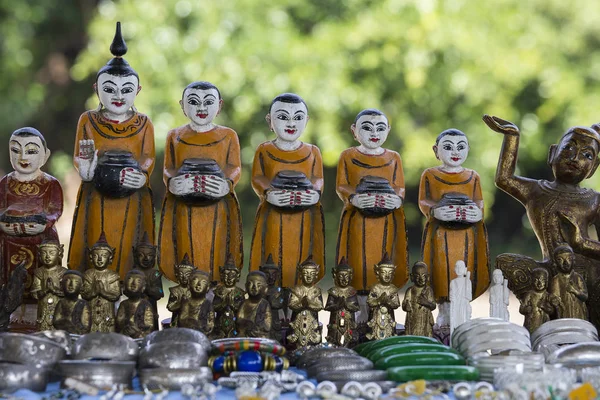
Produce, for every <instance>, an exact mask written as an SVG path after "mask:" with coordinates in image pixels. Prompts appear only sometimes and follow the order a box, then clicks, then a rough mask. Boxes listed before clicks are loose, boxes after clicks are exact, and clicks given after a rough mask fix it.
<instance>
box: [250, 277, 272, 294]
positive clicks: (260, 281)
mask: <svg viewBox="0 0 600 400" xmlns="http://www.w3.org/2000/svg"><path fill="white" fill-rule="evenodd" d="M266 290H267V281H266V280H265V279H264V278H263V277H262V276H259V275H252V276H250V277H248V280H247V281H246V291H247V292H248V295H250V296H252V297H257V296H260V295H264V293H265V292H266Z"/></svg>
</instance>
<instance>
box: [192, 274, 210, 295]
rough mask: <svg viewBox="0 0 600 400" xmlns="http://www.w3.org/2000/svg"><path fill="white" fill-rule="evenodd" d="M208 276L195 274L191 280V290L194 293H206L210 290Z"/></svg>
mask: <svg viewBox="0 0 600 400" xmlns="http://www.w3.org/2000/svg"><path fill="white" fill-rule="evenodd" d="M208 287H209V282H208V277H207V276H204V275H199V274H198V275H194V276H193V277H192V280H191V282H190V291H191V292H192V293H194V294H206V292H208Z"/></svg>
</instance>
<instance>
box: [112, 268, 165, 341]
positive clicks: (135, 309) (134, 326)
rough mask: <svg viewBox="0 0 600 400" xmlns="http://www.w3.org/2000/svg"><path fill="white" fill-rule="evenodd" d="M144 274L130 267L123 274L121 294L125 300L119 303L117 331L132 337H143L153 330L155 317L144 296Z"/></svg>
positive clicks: (150, 305)
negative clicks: (123, 281)
mask: <svg viewBox="0 0 600 400" xmlns="http://www.w3.org/2000/svg"><path fill="white" fill-rule="evenodd" d="M145 290H146V275H145V274H144V273H143V272H142V271H139V270H136V269H132V270H131V271H129V272H128V273H127V275H125V284H124V285H123V294H124V295H125V296H127V300H123V301H122V302H121V304H119V310H118V311H117V332H119V333H122V334H123V335H127V336H129V337H132V338H134V339H139V338H143V337H144V336H146V335H148V334H149V333H150V332H152V331H153V330H154V321H155V320H156V319H157V317H156V313H155V312H154V307H153V306H152V304H151V303H150V301H148V299H146V298H145V297H144V291H145Z"/></svg>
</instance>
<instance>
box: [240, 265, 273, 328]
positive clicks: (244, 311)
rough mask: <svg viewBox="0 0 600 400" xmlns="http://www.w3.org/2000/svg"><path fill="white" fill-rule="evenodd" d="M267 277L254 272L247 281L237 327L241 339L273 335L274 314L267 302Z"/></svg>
mask: <svg viewBox="0 0 600 400" xmlns="http://www.w3.org/2000/svg"><path fill="white" fill-rule="evenodd" d="M267 288H268V285H267V277H266V275H265V274H264V273H263V272H260V271H252V272H250V273H249V274H248V278H247V279H246V293H248V298H247V299H246V300H244V302H243V303H242V306H241V307H240V309H239V311H238V314H237V321H236V327H237V331H238V336H241V337H265V338H266V337H269V335H270V334H271V324H272V320H273V317H272V312H271V304H269V301H268V300H267V298H266V296H267Z"/></svg>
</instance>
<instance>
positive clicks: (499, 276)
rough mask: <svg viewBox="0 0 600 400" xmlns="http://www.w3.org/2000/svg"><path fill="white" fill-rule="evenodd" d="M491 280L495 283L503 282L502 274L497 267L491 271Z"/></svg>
mask: <svg viewBox="0 0 600 400" xmlns="http://www.w3.org/2000/svg"><path fill="white" fill-rule="evenodd" d="M492 280H493V281H494V283H495V284H496V285H501V284H503V283H504V275H502V271H500V270H499V269H495V270H494V272H493V273H492Z"/></svg>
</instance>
